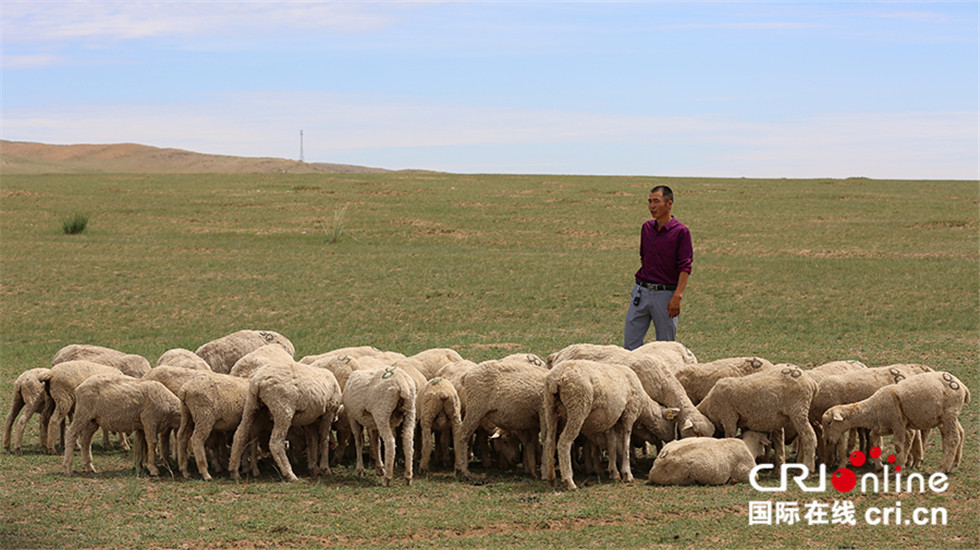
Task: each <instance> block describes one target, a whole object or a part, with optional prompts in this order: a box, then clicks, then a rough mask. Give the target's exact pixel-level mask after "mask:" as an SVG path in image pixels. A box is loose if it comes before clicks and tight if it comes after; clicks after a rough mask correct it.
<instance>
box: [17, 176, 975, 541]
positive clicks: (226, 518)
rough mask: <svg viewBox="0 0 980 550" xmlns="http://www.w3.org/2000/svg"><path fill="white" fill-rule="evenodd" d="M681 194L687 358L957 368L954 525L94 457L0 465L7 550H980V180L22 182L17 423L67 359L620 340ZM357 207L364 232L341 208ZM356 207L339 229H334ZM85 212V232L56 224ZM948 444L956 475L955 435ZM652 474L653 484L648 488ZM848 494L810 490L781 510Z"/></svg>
mask: <svg viewBox="0 0 980 550" xmlns="http://www.w3.org/2000/svg"><path fill="white" fill-rule="evenodd" d="M659 182H668V183H669V184H670V185H672V186H673V187H674V189H675V191H676V193H677V197H676V199H677V200H676V202H675V207H674V213H675V215H676V216H677V217H678V218H679V219H681V220H682V221H684V222H685V223H686V224H687V225H688V226H689V227H690V228H691V230H692V233H693V235H694V238H695V271H694V274H693V276H692V278H691V283H690V285H689V287H688V292H687V293H686V295H685V298H684V303H683V313H682V317H681V321H680V328H679V338H680V339H681V340H682V341H683V342H684V343H685V344H687V345H688V346H689V347H690V348H692V349H693V350H694V351H695V352H696V353H697V354H698V356H699V358H701V360H712V359H717V358H721V357H726V356H733V355H744V354H756V355H760V356H764V357H767V358H769V359H771V360H773V361H778V362H793V363H797V364H799V365H802V366H813V365H817V364H820V363H823V362H826V361H830V360H835V359H858V360H860V361H863V362H865V363H866V364H868V365H871V366H879V365H886V364H892V363H899V362H921V363H925V364H928V365H931V366H933V367H935V368H937V369H943V370H948V371H950V372H952V373H954V374H956V375H957V376H958V377H960V378H961V379H962V380H963V381H964V382H966V383H967V384H968V385H969V386H970V387H971V388H973V392H974V399H973V401H972V402H971V403H970V404H969V405H968V406H967V408H966V410H965V412H964V414H963V416H962V418H961V420H962V422H963V424H964V426H965V428H966V429H967V441H966V445H965V448H964V458H963V466H962V467H961V469H960V470H958V471H957V472H956V473H954V474H953V476H952V479H951V482H950V488H949V490H948V491H946V492H944V493H941V494H931V493H928V494H921V495H920V494H912V495H908V494H901V495H895V494H888V495H856V496H854V497H853V499H852V500H853V501H854V503H855V505H856V507H857V509H858V510H859V511H862V510H865V509H866V508H867V507H870V506H879V507H885V506H894V505H895V502H896V501H902V502H903V506H904V508H905V509H906V510H911V509H912V508H914V507H942V508H945V509H946V510H947V511H948V524H947V525H939V526H916V525H902V526H883V525H867V524H865V522H864V521H863V517H860V516H859V517H858V525H856V526H846V525H807V524H806V522H801V523H797V524H795V525H780V526H766V525H761V526H760V525H753V526H750V525H749V522H748V503H749V502H750V501H753V500H769V499H770V498H772V495H768V494H767V495H762V494H760V493H758V492H756V491H754V490H753V489H752V488H751V487H750V486H748V485H739V486H730V487H687V488H685V487H667V488H662V487H650V486H646V485H643V484H642V483H637V484H635V485H631V486H624V485H621V484H618V483H611V482H608V481H602V480H597V479H594V478H591V479H586V478H583V479H582V480H581V483H580V485H584V487H583V488H582V489H581V490H579V491H577V492H566V491H560V490H558V491H556V490H555V489H553V488H551V487H550V486H548V485H546V484H544V483H543V482H540V481H534V480H531V479H528V478H525V477H523V476H522V475H520V474H518V473H516V472H514V473H493V472H484V473H485V476H486V477H485V479H483V480H481V481H479V482H477V483H471V482H460V481H456V480H454V479H453V477H452V476H451V474H448V473H439V472H437V473H433V474H431V475H430V476H429V477H428V478H425V479H421V478H420V479H418V480H417V481H416V483H415V484H413V485H412V486H411V487H405V486H404V485H403V484H401V485H397V486H396V487H393V488H389V489H383V488H381V487H378V486H377V483H376V480H374V479H357V478H354V477H353V476H352V474H351V469H350V468H346V467H342V468H340V469H339V470H338V471H337V472H336V473H335V475H334V476H332V477H329V478H323V479H319V480H304V481H301V482H300V483H296V484H290V485H287V484H283V483H280V482H279V480H278V476H277V475H276V473H275V471H274V470H270V471H268V472H266V473H265V475H264V476H263V477H262V478H260V479H257V480H248V481H244V482H241V483H234V482H231V481H228V480H226V479H222V478H218V479H216V481H215V482H213V483H204V482H202V481H199V480H192V481H183V480H178V479H173V478H171V477H170V476H169V475H164V476H162V477H161V478H160V479H148V478H145V477H136V476H135V474H134V473H133V472H132V470H130V469H129V458H128V456H126V455H125V454H124V453H122V452H121V451H112V450H102V449H99V448H98V446H97V447H96V458H95V463H96V467H97V468H99V470H100V473H99V474H96V475H77V476H75V477H72V478H66V477H64V476H63V475H61V474H60V473H59V472H60V468H59V465H60V457H56V456H47V455H44V454H40V453H39V452H38V451H37V450H36V446H35V445H34V443H35V442H36V438H37V428H36V426H37V423H36V420H35V421H34V422H32V423H31V427H30V429H29V431H28V434H27V435H26V437H25V441H26V442H27V443H28V445H27V446H26V450H25V452H24V454H22V455H14V456H12V455H8V454H0V548H18V547H44V548H55V547H89V548H115V547H122V548H202V547H229V548H249V547H359V548H363V547H398V548H415V547H460V548H500V547H511V548H516V547H520V548H525V547H623V548H635V547H736V548H748V547H799V546H805V545H807V546H808V545H815V546H818V547H827V548H923V547H928V548H937V547H968V548H972V547H976V546H977V545H978V544H980V536H978V529H977V526H978V524H980V522H978V512H977V510H978V509H980V476H978V475H977V474H978V462H980V461H978V457H980V450H978V439H977V428H978V424H980V423H978V408H980V405H978V401H980V398H978V397H977V396H978V395H980V393H978V388H980V384H978V376H977V361H978V342H980V337H978V316H980V304H978V284H980V262H978V260H980V258H978V256H980V253H978V210H980V209H978V206H980V192H978V191H980V190H978V186H977V184H976V182H940V181H926V182H923V181H915V182H909V181H873V180H865V179H849V180H843V181H838V180H805V181H803V180H746V179H729V180H726V179H696V178H685V179H673V178H672V179H669V180H667V179H658V178H601V177H573V176H475V175H441V174H414V175H413V174H398V173H393V174H359V175H353V174H344V175H233V176H232V175H181V176H174V175H58V176H5V177H4V178H3V183H2V188H0V296H2V298H0V300H2V301H0V410H2V411H4V412H6V410H8V408H9V404H10V396H11V392H12V383H13V380H14V378H15V377H16V376H17V374H19V373H20V372H21V371H23V370H25V369H27V368H31V367H37V366H45V365H47V364H48V362H49V361H50V358H51V357H52V356H53V355H54V353H55V352H56V351H57V350H58V349H59V348H61V347H62V346H64V345H66V344H69V343H96V344H101V345H105V346H109V347H113V348H117V349H121V350H125V351H127V352H130V353H139V354H142V355H144V356H145V357H147V358H149V359H150V361H151V362H155V360H156V358H157V357H159V356H160V354H162V353H163V352H164V351H166V350H168V349H171V348H175V347H184V348H189V349H195V348H196V347H197V346H199V345H200V344H202V343H204V342H205V341H208V340H211V339H213V338H216V337H219V336H222V335H224V334H227V333H229V332H232V331H234V330H238V329H241V328H256V329H270V330H277V331H279V332H281V333H283V334H285V335H287V336H288V337H289V338H290V339H291V340H292V341H293V342H294V344H295V345H296V348H297V354H298V355H307V354H312V353H320V352H323V351H326V350H329V349H334V348H337V347H342V346H349V345H361V344H371V345H374V346H377V347H379V348H383V349H390V350H395V351H400V352H403V353H406V354H410V353H415V352H417V351H420V350H422V349H426V348H430V347H452V348H455V349H456V350H458V351H459V352H460V353H461V354H463V356H465V357H468V358H471V359H473V360H476V361H480V360H484V359H489V358H494V357H499V356H502V355H506V354H509V353H514V352H518V351H528V352H533V353H537V354H539V355H542V356H544V355H547V354H548V353H550V352H552V351H555V350H557V349H560V348H561V347H563V346H565V345H567V344H571V343H575V342H593V343H620V339H621V330H622V319H623V315H624V313H625V307H626V300H627V299H628V296H627V295H628V292H629V289H630V286H631V282H632V273H633V272H634V271H635V270H636V268H637V264H638V258H637V253H636V252H637V246H638V230H639V225H640V224H641V223H642V222H643V221H644V220H645V219H646V218H647V213H646V211H645V199H646V193H647V190H648V189H649V188H650V187H651V186H652V185H654V184H655V183H659ZM342 209H343V210H342ZM341 211H342V212H343V214H344V215H343V217H342V218H341V219H340V221H339V223H340V224H341V227H340V228H339V229H340V230H341V231H340V235H339V238H335V237H336V236H337V229H338V227H337V226H336V225H335V224H336V223H338V222H335V219H336V218H337V216H336V215H337V214H338V212H341ZM76 212H78V213H84V214H86V215H88V220H89V223H88V225H87V228H86V230H85V232H84V233H82V234H80V235H66V234H64V232H63V231H62V229H61V227H60V223H59V220H60V219H61V218H63V217H64V216H65V215H68V214H71V213H76ZM930 442H931V445H930V446H929V448H928V450H927V455H926V466H925V469H926V470H927V471H928V470H929V469H930V468H934V467H935V466H936V465H937V464H938V462H939V453H940V451H939V444H938V442H939V439H938V434H933V436H932V439H931V440H930ZM649 460H650V459H649V457H644V458H642V459H641V464H640V467H639V468H638V469H637V472H638V473H639V476H641V477H642V476H643V474H645V472H646V468H648V467H649V464H650V462H649ZM814 498H818V500H823V501H824V502H828V503H829V502H832V501H833V500H834V499H835V498H841V497H840V496H839V495H837V493H835V492H834V491H833V490H831V491H830V492H828V493H826V494H819V495H818V496H817V497H814V496H813V494H810V493H803V492H801V491H799V490H792V491H790V492H789V493H785V494H780V495H779V496H778V498H775V500H777V501H779V500H796V501H799V502H800V503H804V502H809V501H811V500H812V499H814Z"/></svg>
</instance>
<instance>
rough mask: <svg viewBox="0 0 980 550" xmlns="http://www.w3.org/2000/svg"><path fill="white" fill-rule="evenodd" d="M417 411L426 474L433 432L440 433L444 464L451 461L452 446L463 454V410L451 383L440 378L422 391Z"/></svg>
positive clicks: (422, 461) (420, 465) (421, 472)
mask: <svg viewBox="0 0 980 550" xmlns="http://www.w3.org/2000/svg"><path fill="white" fill-rule="evenodd" d="M415 408H416V411H417V417H418V421H419V431H420V433H421V437H422V458H421V461H420V462H419V473H420V474H425V473H426V472H427V471H428V469H429V460H430V459H431V456H432V447H433V432H438V433H439V451H440V458H441V459H442V462H443V464H445V463H448V461H449V447H450V445H452V447H453V449H454V451H455V452H456V453H461V452H463V447H464V446H465V445H464V444H463V442H462V440H461V439H460V438H461V437H462V432H463V416H462V408H461V406H460V402H459V394H458V393H457V392H456V388H455V387H454V386H453V384H452V382H450V381H449V380H447V379H445V378H438V377H436V378H433V379H432V380H429V381H428V383H426V385H425V386H423V387H422V389H421V390H419V393H418V396H417V398H416V407H415ZM463 459H464V457H460V459H459V460H456V461H455V462H461V461H462V460H463ZM455 462H454V464H455Z"/></svg>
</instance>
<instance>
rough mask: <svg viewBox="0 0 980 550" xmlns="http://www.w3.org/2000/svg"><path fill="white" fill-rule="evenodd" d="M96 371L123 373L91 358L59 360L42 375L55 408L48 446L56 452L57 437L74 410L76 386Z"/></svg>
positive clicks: (99, 372)
mask: <svg viewBox="0 0 980 550" xmlns="http://www.w3.org/2000/svg"><path fill="white" fill-rule="evenodd" d="M97 374H122V372H121V371H120V370H119V369H117V368H115V367H110V366H107V365H102V364H99V363H93V362H92V361H86V360H76V361H66V362H64V363H58V364H57V365H55V366H53V367H51V369H50V370H48V372H44V373H41V374H40V376H39V378H40V379H41V381H42V382H44V385H45V390H46V391H47V394H48V395H49V396H50V397H51V405H49V408H50V407H52V406H53V408H54V410H53V411H52V412H51V416H50V419H49V420H48V439H47V441H46V442H45V448H46V449H47V451H48V452H49V453H55V452H57V446H58V441H59V440H60V439H61V435H62V431H63V430H64V422H65V419H66V418H68V415H70V414H71V413H72V411H74V410H75V388H77V387H78V386H79V384H81V383H82V382H84V381H85V380H86V379H88V378H90V377H92V376H95V375H97Z"/></svg>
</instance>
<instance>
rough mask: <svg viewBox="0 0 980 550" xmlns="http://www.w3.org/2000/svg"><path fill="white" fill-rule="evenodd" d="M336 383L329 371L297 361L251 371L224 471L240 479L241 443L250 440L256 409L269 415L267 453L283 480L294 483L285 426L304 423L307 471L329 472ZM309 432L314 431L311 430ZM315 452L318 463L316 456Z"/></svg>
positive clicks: (337, 393)
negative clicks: (240, 415)
mask: <svg viewBox="0 0 980 550" xmlns="http://www.w3.org/2000/svg"><path fill="white" fill-rule="evenodd" d="M340 403H341V392H340V385H339V384H338V383H337V379H336V378H335V377H334V375H333V373H331V372H330V371H328V370H326V369H319V368H315V367H311V366H309V365H305V364H303V363H299V362H296V361H291V360H290V361H288V362H287V361H282V362H273V363H270V364H268V365H266V366H264V367H262V368H260V369H259V370H257V371H255V373H254V374H252V377H251V378H250V379H249V387H248V395H247V396H246V399H245V405H244V407H243V409H242V420H241V422H240V423H239V425H238V428H237V429H236V430H235V436H234V439H233V441H232V447H231V458H230V460H229V465H228V470H229V471H230V472H231V476H232V478H233V479H238V468H239V465H240V463H241V455H242V451H243V450H244V448H245V443H246V442H247V441H248V440H249V439H250V435H251V433H252V424H253V422H254V420H255V416H256V414H257V413H258V410H259V408H261V407H265V408H267V409H268V410H269V414H270V415H271V416H272V422H273V427H272V435H271V436H270V437H269V452H271V453H272V458H273V459H274V460H275V461H276V465H277V466H278V467H279V471H280V472H281V474H282V477H283V479H284V480H285V481H296V480H297V479H298V478H297V477H296V474H294V473H293V468H292V466H290V464H289V458H288V457H287V456H286V435H287V433H288V432H289V428H290V427H293V426H296V427H306V429H307V434H308V437H307V440H308V442H309V443H310V445H309V446H308V448H307V459H308V463H309V469H310V471H311V472H312V473H314V474H321V473H322V474H328V475H329V474H330V473H331V470H330V454H329V451H330V428H331V426H332V425H333V422H334V419H335V418H336V417H337V409H339V408H340ZM311 430H312V431H311ZM317 452H318V453H319V462H317V459H316V454H317Z"/></svg>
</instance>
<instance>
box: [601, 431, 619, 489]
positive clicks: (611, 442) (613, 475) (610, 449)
mask: <svg viewBox="0 0 980 550" xmlns="http://www.w3.org/2000/svg"><path fill="white" fill-rule="evenodd" d="M603 435H604V438H603V440H604V441H605V446H606V457H607V458H608V459H609V464H607V465H606V471H607V472H609V479H610V480H618V479H620V472H619V457H620V455H619V448H620V445H619V438H620V434H619V427H618V426H613V427H612V428H610V429H609V430H607V431H606V433H605V434H603Z"/></svg>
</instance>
